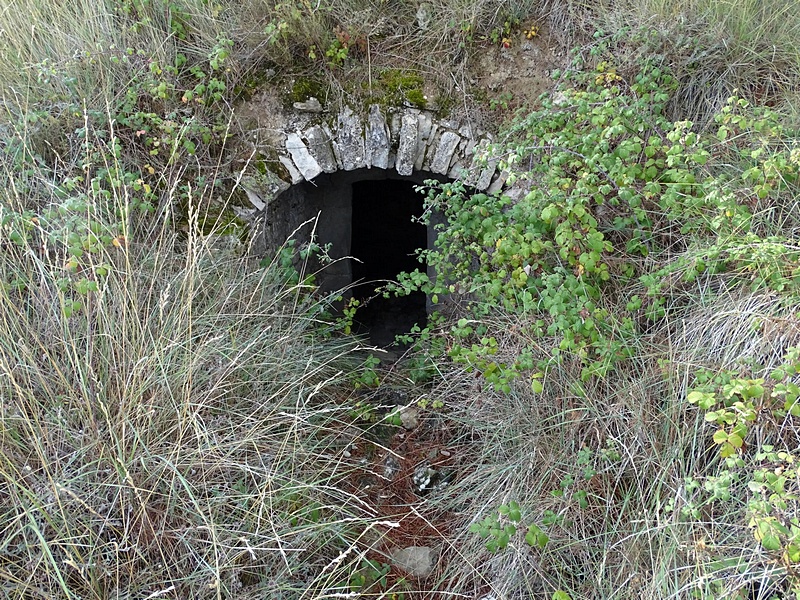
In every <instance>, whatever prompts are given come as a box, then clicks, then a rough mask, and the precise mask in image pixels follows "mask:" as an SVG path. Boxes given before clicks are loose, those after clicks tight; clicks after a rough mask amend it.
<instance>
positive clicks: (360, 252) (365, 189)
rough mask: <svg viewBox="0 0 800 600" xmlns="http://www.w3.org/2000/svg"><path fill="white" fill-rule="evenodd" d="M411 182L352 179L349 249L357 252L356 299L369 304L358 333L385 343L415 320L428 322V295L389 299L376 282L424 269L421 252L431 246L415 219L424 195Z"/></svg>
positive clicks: (362, 310)
mask: <svg viewBox="0 0 800 600" xmlns="http://www.w3.org/2000/svg"><path fill="white" fill-rule="evenodd" d="M414 185H415V184H414V183H413V182H411V181H407V180H399V179H384V180H375V181H358V182H355V183H353V196H352V198H353V200H352V203H353V204H352V206H353V217H352V232H351V246H350V253H351V255H352V256H353V264H352V273H353V282H354V284H356V285H355V287H354V288H353V297H355V298H358V299H359V300H361V301H362V303H364V304H365V306H363V308H360V309H359V311H358V313H357V315H356V323H355V325H356V331H357V332H358V333H368V334H369V337H370V341H371V342H372V343H373V344H375V345H378V346H386V345H389V344H391V343H392V342H393V341H394V337H395V336H396V335H398V334H403V333H408V332H409V331H410V330H411V327H412V326H413V325H414V324H415V323H419V324H420V325H423V326H424V324H425V321H426V317H427V314H426V310H425V294H423V293H422V292H415V293H413V294H411V295H409V296H405V297H402V298H393V297H391V298H384V297H383V296H381V295H377V294H376V293H375V288H376V286H380V285H382V284H383V283H385V282H386V281H387V280H393V279H395V278H396V277H397V274H398V273H400V272H401V271H409V272H410V271H413V270H414V269H418V268H423V269H424V267H423V266H422V265H421V264H420V262H419V260H418V259H417V257H416V251H417V250H419V249H420V248H427V245H428V232H427V228H426V227H425V226H424V225H421V224H419V223H415V222H413V221H412V219H413V218H414V217H418V216H420V215H421V214H422V211H423V196H422V195H421V194H419V193H417V192H416V191H415V190H414Z"/></svg>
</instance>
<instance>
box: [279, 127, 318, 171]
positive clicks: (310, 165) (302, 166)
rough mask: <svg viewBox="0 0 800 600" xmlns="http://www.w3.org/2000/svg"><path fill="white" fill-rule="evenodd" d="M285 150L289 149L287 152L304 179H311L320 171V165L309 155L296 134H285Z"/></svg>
mask: <svg viewBox="0 0 800 600" xmlns="http://www.w3.org/2000/svg"><path fill="white" fill-rule="evenodd" d="M286 150H288V151H289V154H291V156H292V161H293V162H294V164H295V165H296V166H297V170H298V171H300V173H301V174H302V175H303V177H304V178H305V179H306V180H308V181H311V180H312V179H314V177H316V176H317V175H319V174H320V173H322V167H320V166H319V163H318V162H317V161H316V160H315V159H314V157H313V156H311V153H310V152H309V151H308V148H306V145H305V144H304V143H303V140H302V139H301V138H300V136H299V135H298V134H296V133H290V134H288V135H287V136H286Z"/></svg>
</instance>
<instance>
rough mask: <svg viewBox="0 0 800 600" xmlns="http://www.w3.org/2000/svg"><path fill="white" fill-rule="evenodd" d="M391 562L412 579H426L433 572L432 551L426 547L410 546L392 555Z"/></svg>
mask: <svg viewBox="0 0 800 600" xmlns="http://www.w3.org/2000/svg"><path fill="white" fill-rule="evenodd" d="M392 561H393V562H394V564H395V565H397V566H398V567H399V568H400V569H402V570H403V571H405V572H406V573H408V574H409V575H411V576H412V577H419V578H422V577H427V576H428V575H430V574H431V571H433V567H434V564H433V550H432V549H431V548H429V547H428V546H410V547H408V548H403V549H402V550H397V551H395V552H394V553H393V554H392Z"/></svg>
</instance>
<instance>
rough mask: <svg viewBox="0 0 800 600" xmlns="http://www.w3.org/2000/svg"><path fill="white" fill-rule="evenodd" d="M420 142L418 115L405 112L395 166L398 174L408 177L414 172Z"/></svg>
mask: <svg viewBox="0 0 800 600" xmlns="http://www.w3.org/2000/svg"><path fill="white" fill-rule="evenodd" d="M418 143H419V121H418V119H417V115H416V114H413V113H410V112H408V113H405V114H404V115H403V120H402V126H401V128H400V139H399V142H398V145H397V159H396V164H395V168H396V169H397V174H398V175H402V176H404V177H407V176H408V175H411V173H413V172H414V162H415V161H416V158H417V145H418Z"/></svg>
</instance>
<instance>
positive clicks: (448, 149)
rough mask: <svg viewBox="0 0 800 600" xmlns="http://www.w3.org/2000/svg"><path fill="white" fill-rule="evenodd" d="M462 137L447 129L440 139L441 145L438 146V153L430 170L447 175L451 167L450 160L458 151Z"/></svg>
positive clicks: (434, 156) (432, 161)
mask: <svg viewBox="0 0 800 600" xmlns="http://www.w3.org/2000/svg"><path fill="white" fill-rule="evenodd" d="M460 141H461V137H460V136H459V135H458V134H457V133H455V132H453V131H445V132H444V133H443V134H442V137H441V139H440V140H439V145H438V146H437V148H436V153H435V154H434V155H433V159H432V160H431V168H430V170H431V171H433V172H434V173H439V174H440V175H445V174H447V172H448V171H449V169H450V161H451V159H452V158H453V153H454V152H455V151H456V147H457V146H458V143H459V142H460Z"/></svg>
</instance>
